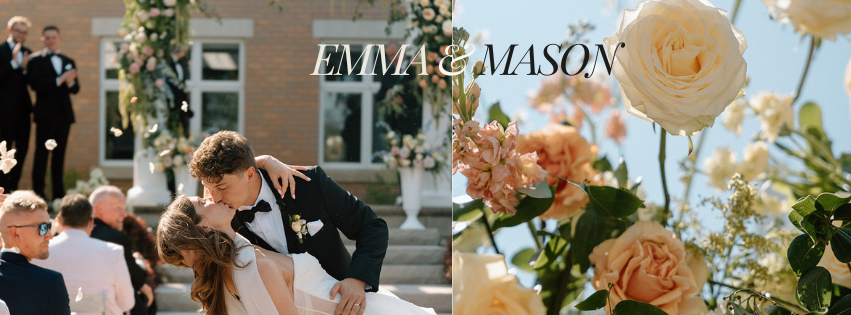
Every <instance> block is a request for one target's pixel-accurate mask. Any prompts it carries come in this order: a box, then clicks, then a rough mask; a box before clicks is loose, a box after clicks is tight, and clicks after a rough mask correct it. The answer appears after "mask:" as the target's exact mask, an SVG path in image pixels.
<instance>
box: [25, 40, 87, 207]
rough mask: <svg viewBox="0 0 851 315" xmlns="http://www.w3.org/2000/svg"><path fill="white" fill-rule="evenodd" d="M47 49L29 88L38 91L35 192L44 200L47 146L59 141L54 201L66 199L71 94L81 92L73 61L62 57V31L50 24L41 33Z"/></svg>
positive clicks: (35, 63) (31, 72)
mask: <svg viewBox="0 0 851 315" xmlns="http://www.w3.org/2000/svg"><path fill="white" fill-rule="evenodd" d="M41 42H42V43H44V47H45V48H44V50H42V51H39V52H37V53H35V54H34V55H33V57H32V60H30V65H29V68H28V69H27V78H28V79H29V83H30V87H32V89H33V90H35V96H36V101H35V114H34V115H35V117H34V120H35V123H36V131H35V144H36V145H35V160H34V161H33V173H32V181H33V190H34V191H35V192H36V193H37V194H38V195H39V196H42V197H44V188H45V182H44V181H45V178H44V177H45V173H46V172H47V156H48V154H49V152H48V150H49V149H48V148H47V147H46V143H47V141H48V140H53V141H55V142H56V147H55V148H53V150H52V151H53V153H52V155H53V157H52V158H51V160H50V183H51V187H52V188H53V195H52V197H53V199H56V198H62V197H64V196H65V185H64V184H63V183H62V175H63V173H64V170H65V150H66V149H67V148H68V133H69V132H70V131H71V124H73V123H74V110H73V108H71V94H77V92H79V91H80V84H79V82H77V69H76V66H75V64H74V60H73V59H71V58H68V57H66V56H65V55H62V54H61V53H60V50H59V46H60V44H61V42H62V37H61V36H60V35H59V28H57V27H56V26H53V25H50V26H46V27H44V29H43V30H42V31H41Z"/></svg>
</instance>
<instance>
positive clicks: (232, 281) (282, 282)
mask: <svg viewBox="0 0 851 315" xmlns="http://www.w3.org/2000/svg"><path fill="white" fill-rule="evenodd" d="M235 211H236V210H234V209H231V208H229V207H228V206H226V205H224V204H221V203H213V202H212V201H211V200H209V199H203V198H199V197H186V196H180V197H178V198H177V199H176V200H175V201H174V202H173V203H172V204H171V205H169V206H168V209H167V210H166V211H165V213H164V214H163V216H162V218H161V219H160V222H159V226H158V228H157V248H158V251H159V255H160V257H161V258H162V260H163V261H165V262H167V263H169V264H172V265H175V266H178V267H189V268H192V269H193V270H194V272H195V282H194V283H193V284H192V291H191V296H192V300H194V301H196V302H200V303H201V306H202V308H203V309H204V310H206V311H207V314H210V315H220V314H230V315H242V314H245V315H247V314H252V315H261V314H262V315H266V314H271V315H275V314H299V315H328V314H334V311H335V310H336V308H337V304H338V302H339V301H340V296H339V295H337V296H336V297H329V296H328V292H330V291H331V287H332V286H334V284H335V283H337V280H336V279H334V278H333V277H331V276H330V275H328V273H327V272H325V270H323V269H322V267H321V266H320V265H319V262H318V261H317V260H316V258H313V256H311V255H309V254H293V255H292V256H286V255H283V254H279V253H275V252H271V251H267V250H265V249H262V248H260V247H256V246H253V245H251V244H250V243H249V242H248V240H247V239H245V238H244V237H242V236H241V235H238V234H236V232H234V230H233V228H232V227H231V225H230V222H231V219H232V218H233V216H234V215H235ZM366 304H369V307H368V308H367V307H366ZM358 307H360V308H365V310H364V312H363V314H364V315H385V314H386V315H391V314H402V315H426V314H435V313H434V311H433V310H432V309H425V308H420V307H418V306H416V305H414V304H411V303H409V302H407V301H404V300H401V299H399V298H398V297H395V296H392V295H385V294H381V293H380V292H379V293H367V294H366V300H365V302H363V305H359V306H358Z"/></svg>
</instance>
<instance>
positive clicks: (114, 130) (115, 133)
mask: <svg viewBox="0 0 851 315" xmlns="http://www.w3.org/2000/svg"><path fill="white" fill-rule="evenodd" d="M109 131H110V132H112V134H114V135H115V136H116V137H121V135H123V134H124V131H121V129H118V128H115V127H112V128H110V129H109Z"/></svg>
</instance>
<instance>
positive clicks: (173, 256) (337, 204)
mask: <svg viewBox="0 0 851 315" xmlns="http://www.w3.org/2000/svg"><path fill="white" fill-rule="evenodd" d="M258 160H259V161H262V164H264V165H262V166H263V167H265V168H266V169H268V172H267V171H266V169H264V168H258V167H257V162H255V158H254V152H253V150H252V148H251V145H250V144H249V142H248V139H246V138H245V137H243V136H242V135H240V134H239V133H236V132H233V131H221V132H218V133H216V134H214V135H212V136H210V137H207V138H206V139H205V140H204V141H203V142H202V143H201V145H200V146H199V147H198V149H197V150H196V151H195V153H194V156H193V158H192V162H191V163H190V164H189V170H190V172H191V173H192V176H193V177H195V178H196V179H199V180H201V183H202V184H203V186H204V191H205V197H203V198H201V197H186V196H180V197H178V198H176V199H175V201H174V202H172V204H171V205H169V206H168V208H167V210H166V211H165V212H164V213H163V215H162V217H161V218H160V222H159V226H158V229H157V247H158V251H159V255H160V257H161V258H162V259H163V261H165V262H167V263H170V264H172V265H175V266H180V267H189V268H192V269H193V271H194V273H195V280H194V283H193V284H192V291H191V297H192V299H193V300H195V301H196V302H200V303H201V306H202V308H203V309H204V310H206V311H207V314H211V315H218V314H230V315H238V314H252V315H255V314H262V315H265V314H300V315H308V314H316V315H320V314H321V315H326V314H335V315H336V314H342V315H364V314H366V315H373V314H374V315H383V314H388V315H389V314H411V315H419V314H434V311H433V310H432V309H425V308H420V307H418V306H415V305H413V304H411V303H409V302H406V301H404V300H401V299H399V298H398V297H396V296H395V295H393V294H392V293H390V292H389V291H387V290H385V289H383V288H382V289H379V283H378V282H379V276H380V273H381V265H382V262H383V260H384V256H385V253H386V251H387V244H388V231H387V223H386V222H385V221H384V220H383V219H381V218H379V217H378V216H377V215H376V214H375V213H374V212H373V211H372V209H371V208H370V207H369V206H367V205H366V204H364V203H363V202H362V201H360V200H359V199H358V198H356V197H355V196H352V195H351V194H350V193H349V192H347V191H346V190H344V189H343V188H341V187H340V186H339V185H337V183H335V182H334V181H333V180H331V178H329V177H328V176H327V175H325V173H324V172H323V171H322V169H321V168H319V167H301V166H294V167H289V166H286V165H284V164H282V163H280V162H279V161H277V160H275V159H274V158H272V159H269V158H266V159H262V160H261V159H258ZM269 160H271V161H269ZM299 171H300V172H299ZM296 177H297V178H296ZM278 180H283V188H282V189H281V190H280V192H279V191H278V190H277V189H275V188H279V187H281V186H282V185H281V184H280V183H278ZM296 186H297V187H298V189H296ZM287 189H289V190H290V191H291V192H292V193H291V194H286V191H287ZM296 195H298V196H299V198H298V199H296V198H295V196H296ZM337 230H339V231H340V232H342V233H343V234H344V235H345V236H346V237H348V238H349V239H353V240H355V241H356V250H355V251H354V253H352V254H349V252H348V251H347V250H346V247H345V245H344V244H343V241H342V239H341V238H340V233H339V232H338V231H337Z"/></svg>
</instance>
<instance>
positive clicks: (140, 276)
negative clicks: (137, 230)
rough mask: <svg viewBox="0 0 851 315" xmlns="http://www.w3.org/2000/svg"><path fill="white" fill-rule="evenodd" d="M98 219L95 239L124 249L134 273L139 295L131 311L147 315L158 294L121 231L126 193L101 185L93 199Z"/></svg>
mask: <svg viewBox="0 0 851 315" xmlns="http://www.w3.org/2000/svg"><path fill="white" fill-rule="evenodd" d="M89 203H91V204H92V215H93V216H94V227H93V228H92V234H91V236H92V237H93V238H96V239H99V240H101V241H105V242H110V243H113V244H118V245H121V247H124V261H125V263H126V264H127V270H128V272H130V283H131V284H132V285H133V291H134V292H135V299H136V304H135V305H134V306H133V309H131V310H130V314H131V315H147V314H148V308H149V307H150V308H154V307H155V306H153V305H152V303H153V301H154V292H153V289H151V287H150V286H149V285H147V284H146V282H147V280H148V273H147V272H146V271H145V270H144V269H142V267H141V266H139V264H137V263H136V259H135V258H133V247H132V246H130V238H129V237H128V236H127V234H124V232H122V231H121V230H122V229H123V228H124V217H126V216H127V212H126V211H125V207H126V203H125V198H124V193H122V192H121V190H120V189H118V187H115V186H110V185H104V186H100V187H98V188H97V189H95V191H93V192H92V194H91V195H90V196H89Z"/></svg>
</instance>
